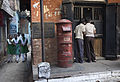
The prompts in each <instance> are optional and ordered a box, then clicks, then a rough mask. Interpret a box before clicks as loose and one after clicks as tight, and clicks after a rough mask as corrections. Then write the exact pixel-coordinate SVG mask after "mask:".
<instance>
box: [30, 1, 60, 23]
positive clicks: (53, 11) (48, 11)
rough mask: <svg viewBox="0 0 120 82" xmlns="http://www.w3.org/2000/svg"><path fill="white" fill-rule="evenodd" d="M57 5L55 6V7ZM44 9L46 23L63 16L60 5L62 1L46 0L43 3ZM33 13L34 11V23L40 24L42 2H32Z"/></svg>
mask: <svg viewBox="0 0 120 82" xmlns="http://www.w3.org/2000/svg"><path fill="white" fill-rule="evenodd" d="M54 4H55V5H54ZM43 5H44V6H43V8H44V19H45V21H46V20H47V21H48V19H49V20H54V19H55V18H58V16H60V14H61V10H60V5H61V1H56V0H49V1H48V0H44V1H43ZM31 7H32V8H31V11H32V21H33V22H38V21H40V2H39V0H31Z"/></svg>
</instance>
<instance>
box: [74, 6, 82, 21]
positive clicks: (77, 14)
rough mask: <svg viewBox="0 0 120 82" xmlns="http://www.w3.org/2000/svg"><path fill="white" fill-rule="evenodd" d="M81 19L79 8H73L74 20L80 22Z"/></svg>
mask: <svg viewBox="0 0 120 82" xmlns="http://www.w3.org/2000/svg"><path fill="white" fill-rule="evenodd" d="M80 18H81V7H74V19H75V20H80Z"/></svg>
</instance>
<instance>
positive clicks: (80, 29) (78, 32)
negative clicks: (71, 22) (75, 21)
mask: <svg viewBox="0 0 120 82" xmlns="http://www.w3.org/2000/svg"><path fill="white" fill-rule="evenodd" d="M84 24H85V19H81V23H80V24H79V25H77V26H76V28H75V30H74V33H75V39H76V41H77V49H76V51H77V52H76V62H78V63H83V53H84V47H83V45H84V42H83V40H84V38H83V35H84V32H85V25H84Z"/></svg>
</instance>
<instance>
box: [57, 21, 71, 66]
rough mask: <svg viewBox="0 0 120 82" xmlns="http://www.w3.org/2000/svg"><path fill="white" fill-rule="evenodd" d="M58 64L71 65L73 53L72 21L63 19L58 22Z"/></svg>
mask: <svg viewBox="0 0 120 82" xmlns="http://www.w3.org/2000/svg"><path fill="white" fill-rule="evenodd" d="M56 25H57V44H58V54H57V57H58V66H59V67H71V66H72V64H73V55H72V22H71V21H69V20H67V19H61V20H59V21H58V22H57V23H56Z"/></svg>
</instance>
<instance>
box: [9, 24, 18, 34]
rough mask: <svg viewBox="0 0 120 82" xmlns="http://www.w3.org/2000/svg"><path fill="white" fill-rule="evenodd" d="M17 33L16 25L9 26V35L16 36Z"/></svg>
mask: <svg viewBox="0 0 120 82" xmlns="http://www.w3.org/2000/svg"><path fill="white" fill-rule="evenodd" d="M16 33H17V27H16V25H10V34H12V35H13V34H16Z"/></svg>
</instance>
